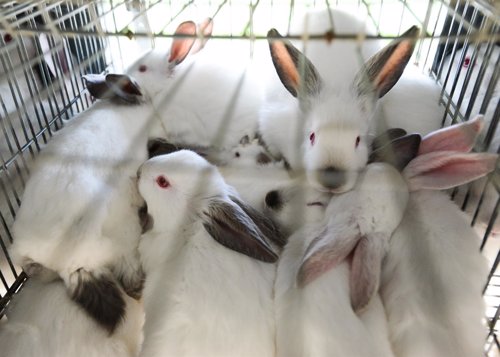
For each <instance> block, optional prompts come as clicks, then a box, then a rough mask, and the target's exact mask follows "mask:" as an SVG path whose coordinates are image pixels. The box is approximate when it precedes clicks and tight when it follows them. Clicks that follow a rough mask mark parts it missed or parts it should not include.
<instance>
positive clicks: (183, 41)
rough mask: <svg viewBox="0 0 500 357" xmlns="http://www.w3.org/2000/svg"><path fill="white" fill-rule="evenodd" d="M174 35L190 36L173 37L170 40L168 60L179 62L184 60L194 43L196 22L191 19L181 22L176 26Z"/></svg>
mask: <svg viewBox="0 0 500 357" xmlns="http://www.w3.org/2000/svg"><path fill="white" fill-rule="evenodd" d="M174 35H175V36H177V35H183V36H192V37H180V38H174V40H173V42H172V46H171V48H170V57H169V58H168V62H169V63H172V62H173V63H175V64H179V63H181V62H182V61H184V59H185V58H186V56H187V55H188V53H189V51H190V50H191V47H192V46H193V44H194V41H195V36H196V24H195V23H194V22H193V21H186V22H183V23H182V24H180V25H179V26H178V27H177V29H176V30H175V34H174Z"/></svg>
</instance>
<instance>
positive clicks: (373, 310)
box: [275, 164, 407, 357]
mask: <svg viewBox="0 0 500 357" xmlns="http://www.w3.org/2000/svg"><path fill="white" fill-rule="evenodd" d="M392 171H394V170H393V169H391V168H390V167H387V166H386V165H379V164H372V165H369V166H368V168H367V172H366V175H365V176H363V177H362V178H360V180H361V181H360V182H361V183H360V184H359V186H357V187H356V188H355V189H354V190H353V191H351V192H349V193H346V194H342V195H340V196H338V197H334V198H333V199H332V200H331V202H330V204H329V205H328V208H327V211H326V215H325V218H324V220H323V222H322V221H321V215H314V216H313V218H312V219H311V223H309V224H306V225H305V226H304V227H303V228H302V229H300V230H298V231H297V232H296V233H294V234H293V235H292V236H291V237H290V238H289V242H288V244H287V245H286V247H285V249H284V251H283V253H282V256H281V258H280V261H279V264H278V274H277V279H276V284H275V291H276V297H275V299H276V316H277V317H276V318H277V352H278V356H283V357H284V356H286V357H290V356H336V355H338V356H391V355H392V352H391V347H390V344H389V340H388V333H387V326H386V318H385V313H384V309H383V306H382V304H381V302H380V297H379V296H378V295H376V296H375V297H374V298H373V299H372V301H371V303H370V304H369V305H368V306H367V308H366V310H365V311H364V312H363V313H362V314H361V315H360V316H358V315H356V314H355V313H354V311H353V309H352V307H351V300H350V295H349V289H350V288H349V264H348V263H347V262H344V263H341V264H340V265H339V266H337V267H336V268H334V269H331V270H330V271H328V272H326V273H324V274H323V275H322V276H321V277H319V278H318V279H316V280H315V281H313V282H312V283H310V284H308V285H306V286H305V287H304V288H299V287H298V286H297V285H296V279H297V273H298V270H299V267H300V265H301V264H302V259H303V257H304V255H305V253H306V250H307V249H308V247H309V246H310V244H311V243H312V240H313V239H314V238H315V237H318V235H320V234H321V232H322V231H324V230H325V229H327V230H332V234H333V235H334V234H335V233H334V232H338V233H340V232H342V229H343V228H345V227H342V225H343V224H348V223H349V222H351V221H352V220H353V219H355V220H356V221H358V222H360V229H361V230H362V231H363V233H367V231H372V230H377V231H384V229H387V230H389V231H390V230H392V229H394V227H395V226H396V225H397V223H398V222H399V219H400V218H401V213H400V212H398V211H401V205H403V206H404V204H405V203H406V200H405V199H404V197H405V195H404V193H405V188H406V185H405V184H404V183H402V182H401V178H400V177H399V183H402V185H401V187H402V190H401V191H399V190H394V189H393V187H392V185H391V183H394V182H398V181H397V180H398V176H399V175H394V173H392ZM394 180H396V181H394ZM385 183H386V184H387V185H385V186H383V187H384V189H381V187H380V185H381V184H382V185H383V184H385ZM398 187H399V185H398ZM406 193H407V191H406ZM356 195H360V197H356ZM406 197H407V196H406ZM370 198H371V199H372V200H370ZM358 199H360V201H358V203H359V205H354V206H352V207H350V206H351V205H350V204H349V203H353V201H354V202H356V201H357V200H358ZM365 199H368V200H365ZM380 199H382V202H384V203H381V202H380ZM291 203H292V204H293V201H291ZM295 203H296V202H295ZM386 203H387V204H386ZM302 208H303V210H309V209H310V208H311V207H310V206H306V205H303V206H302ZM351 208H352V209H351ZM388 210H389V211H388ZM353 215H354V216H353ZM374 217H377V218H376V222H371V221H372V218H374ZM388 217H391V219H388ZM346 218H347V219H346ZM363 219H366V221H364V220H363ZM368 221H370V222H368ZM363 222H364V223H367V224H363ZM373 223H376V224H375V226H371V225H372V224H373ZM340 234H341V233H340Z"/></svg>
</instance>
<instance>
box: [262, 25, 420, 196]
mask: <svg viewBox="0 0 500 357" xmlns="http://www.w3.org/2000/svg"><path fill="white" fill-rule="evenodd" d="M418 33H419V30H418V28H417V27H412V28H410V29H409V30H408V31H407V32H405V33H404V34H403V35H402V36H401V37H400V38H398V39H396V40H394V41H393V42H391V43H390V44H388V45H387V46H386V47H384V48H383V49H382V50H380V51H379V52H378V53H376V54H375V55H374V56H372V57H371V58H370V59H369V60H368V61H367V62H366V63H365V65H364V67H363V68H362V69H361V71H360V72H359V73H358V74H357V75H356V76H355V78H354V81H353V82H352V84H351V85H350V86H347V87H346V88H336V85H337V86H339V84H335V83H327V82H326V81H325V80H323V79H322V78H321V77H320V75H319V73H318V71H317V70H316V68H315V67H314V65H313V64H312V63H311V62H310V61H309V59H308V58H307V57H306V56H305V55H303V54H302V53H301V52H300V51H299V50H298V49H297V48H295V47H294V46H293V45H292V43H291V42H290V41H288V40H286V39H284V38H283V37H282V36H281V35H280V34H279V33H278V32H277V31H276V30H275V29H272V30H270V31H269V33H268V40H269V47H270V51H271V57H272V60H273V63H274V66H275V68H276V72H277V74H278V76H279V78H280V80H281V82H282V83H283V85H284V86H285V88H286V89H287V90H288V92H290V94H291V95H292V96H294V97H296V98H297V100H298V104H299V108H300V116H301V117H302V120H303V132H302V133H300V135H301V143H302V151H303V155H302V157H303V167H304V169H305V171H306V173H307V178H308V181H309V182H310V183H311V185H312V186H314V187H315V188H316V189H319V190H322V191H328V192H332V193H341V192H345V191H348V190H350V189H351V188H352V187H353V186H354V184H355V182H356V178H357V176H358V172H359V171H360V170H362V169H363V168H364V167H365V166H366V163H367V160H368V154H369V150H368V140H367V139H368V138H367V136H368V129H369V126H370V121H371V118H372V117H373V116H374V112H375V109H376V108H375V107H376V103H377V99H378V98H381V97H383V96H384V95H385V94H386V93H387V92H388V91H389V90H390V89H391V88H392V87H393V86H394V85H395V84H396V82H397V80H398V79H399V77H400V76H401V74H402V73H403V70H404V68H405V66H406V64H407V63H408V61H409V59H410V57H411V55H412V53H413V48H414V45H415V42H416V37H417V35H418Z"/></svg>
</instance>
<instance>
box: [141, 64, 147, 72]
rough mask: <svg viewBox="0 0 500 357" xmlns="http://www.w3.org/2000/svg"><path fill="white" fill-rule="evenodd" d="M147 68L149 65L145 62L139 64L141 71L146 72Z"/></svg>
mask: <svg viewBox="0 0 500 357" xmlns="http://www.w3.org/2000/svg"><path fill="white" fill-rule="evenodd" d="M147 69H148V67H147V66H146V65H145V64H141V65H140V66H139V72H146V70H147Z"/></svg>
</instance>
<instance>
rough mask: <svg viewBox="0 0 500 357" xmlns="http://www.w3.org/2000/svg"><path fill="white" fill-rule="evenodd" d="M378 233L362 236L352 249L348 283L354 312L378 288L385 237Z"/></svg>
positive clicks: (361, 307) (369, 299) (364, 305)
mask: <svg viewBox="0 0 500 357" xmlns="http://www.w3.org/2000/svg"><path fill="white" fill-rule="evenodd" d="M378 235H381V234H377V233H374V234H372V235H369V236H366V237H362V238H361V239H360V240H359V242H358V244H357V245H356V248H355V249H354V254H353V257H352V263H351V273H350V276H349V285H350V290H351V306H352V308H353V310H354V312H356V313H359V312H361V311H362V310H363V309H364V308H365V307H366V306H368V304H369V303H370V301H371V299H372V297H373V296H374V295H375V294H376V293H377V291H378V288H379V282H380V274H381V270H382V259H383V257H384V246H383V242H385V241H387V238H386V237H380V236H378Z"/></svg>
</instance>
